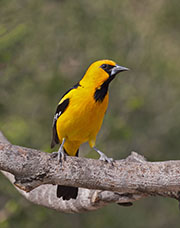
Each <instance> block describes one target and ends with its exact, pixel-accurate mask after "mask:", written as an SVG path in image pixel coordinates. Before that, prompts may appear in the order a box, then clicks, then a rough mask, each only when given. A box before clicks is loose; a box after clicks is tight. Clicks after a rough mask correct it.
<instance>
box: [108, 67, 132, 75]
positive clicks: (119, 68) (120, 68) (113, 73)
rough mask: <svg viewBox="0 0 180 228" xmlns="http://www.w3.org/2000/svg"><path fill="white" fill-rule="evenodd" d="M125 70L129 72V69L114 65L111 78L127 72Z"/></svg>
mask: <svg viewBox="0 0 180 228" xmlns="http://www.w3.org/2000/svg"><path fill="white" fill-rule="evenodd" d="M127 70H129V69H128V68H126V67H123V66H119V65H116V66H114V67H113V68H112V70H111V76H114V75H116V74H118V73H119V72H122V71H127Z"/></svg>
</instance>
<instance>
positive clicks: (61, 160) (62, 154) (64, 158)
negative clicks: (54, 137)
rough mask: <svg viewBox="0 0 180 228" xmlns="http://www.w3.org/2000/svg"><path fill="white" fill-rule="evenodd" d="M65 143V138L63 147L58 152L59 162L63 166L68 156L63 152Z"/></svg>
mask: <svg viewBox="0 0 180 228" xmlns="http://www.w3.org/2000/svg"><path fill="white" fill-rule="evenodd" d="M64 143H65V138H63V140H62V143H61V146H60V147H59V150H58V161H59V162H60V164H61V165H62V162H63V161H65V160H66V154H65V152H64V150H63V146H64Z"/></svg>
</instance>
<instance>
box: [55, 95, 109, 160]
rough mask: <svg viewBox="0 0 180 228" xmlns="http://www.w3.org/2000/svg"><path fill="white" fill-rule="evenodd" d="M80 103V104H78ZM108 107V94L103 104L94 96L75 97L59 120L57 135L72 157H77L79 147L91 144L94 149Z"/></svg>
mask: <svg viewBox="0 0 180 228" xmlns="http://www.w3.org/2000/svg"><path fill="white" fill-rule="evenodd" d="M77 101H78V102H77ZM107 106H108V94H107V95H106V97H105V98H104V100H103V102H95V100H94V98H93V96H90V97H89V99H87V97H85V96H81V97H78V96H75V95H74V96H73V97H72V98H71V99H70V103H69V105H68V107H67V109H66V110H65V112H64V113H63V114H62V115H61V116H60V117H59V118H58V120H57V125H56V128H57V133H58V137H59V139H60V142H62V139H63V138H65V144H64V148H65V149H66V151H67V153H68V154H69V155H71V156H73V155H75V154H76V152H77V149H78V148H79V146H80V145H81V144H82V143H84V142H87V141H88V142H89V144H90V146H91V147H93V146H94V145H95V141H96V135H97V133H98V132H99V130H100V128H101V125H102V122H103V118H104V114H105V112H106V109H107Z"/></svg>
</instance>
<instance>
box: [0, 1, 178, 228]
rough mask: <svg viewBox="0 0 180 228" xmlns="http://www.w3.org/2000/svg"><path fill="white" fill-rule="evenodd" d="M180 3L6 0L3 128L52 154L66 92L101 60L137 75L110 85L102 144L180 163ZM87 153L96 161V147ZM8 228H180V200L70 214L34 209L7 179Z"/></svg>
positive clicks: (0, 95) (1, 219) (2, 217)
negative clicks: (56, 119)
mask: <svg viewBox="0 0 180 228" xmlns="http://www.w3.org/2000/svg"><path fill="white" fill-rule="evenodd" d="M179 10H180V1H179V0H171V1H170V0H163V1H162V0H160V1H156V0H150V1H142V0H139V1H137V0H134V1H130V0H122V1H118V0H114V1H108V0H92V1H87V0H76V1H66V0H38V1H36V0H26V1H24V0H11V1H10V0H1V1H0V130H2V132H3V133H4V134H5V136H6V137H7V138H8V140H9V141H10V142H12V143H14V144H17V145H22V146H26V147H31V148H36V149H41V150H44V151H46V152H52V151H51V150H50V141H51V126H52V119H53V115H54V112H55V109H56V105H57V103H58V102H59V99H60V97H61V96H62V94H63V93H64V92H65V91H66V90H67V89H69V88H70V87H71V86H73V85H74V84H76V83H77V82H78V80H79V79H80V78H81V77H82V75H83V74H84V72H85V71H86V69H87V67H88V66H89V65H90V64H91V63H92V62H93V61H95V60H98V59H104V58H108V59H112V60H114V61H116V62H117V63H118V64H120V65H122V66H126V67H128V68H130V69H131V71H129V72H125V73H122V74H120V75H119V76H118V77H117V78H116V79H115V81H113V82H112V84H111V86H110V104H109V108H108V111H107V114H106V117H105V120H104V123H103V127H102V129H101V132H100V134H99V135H98V138H97V147H98V148H100V149H101V150H102V151H104V152H105V153H106V154H108V155H109V156H110V157H113V158H115V159H122V158H125V157H127V156H128V155H129V154H130V152H131V151H132V150H133V151H137V152H138V153H140V154H143V155H144V156H145V157H146V158H147V159H148V160H150V161H161V160H168V159H180V153H179V150H180V64H179V57H180V56H179V53H180V48H179V47H180V30H179V25H180V13H179ZM81 156H86V157H91V158H98V157H97V155H96V153H94V152H93V151H92V150H91V149H90V148H89V147H87V146H85V147H82V149H81ZM0 180H1V185H0V227H1V228H11V227H12V228H14V227H19V228H21V227H27V228H30V227H34V228H36V227H40V226H43V227H44V228H46V227H47V228H48V227H51V228H54V227H58V226H60V227H62V228H64V227H73V228H76V227H77V228H78V227H80V228H81V227H87V228H90V227H94V228H97V227H103V228H106V227H111V228H115V227H121V228H124V227H126V228H128V227H134V228H136V227H137V228H141V227H142V228H143V227H147V228H150V227H163V228H166V227H179V222H180V220H179V213H180V212H179V210H178V203H177V202H176V201H175V200H172V199H162V198H160V197H156V198H153V197H152V198H148V199H145V200H141V201H139V202H135V203H134V205H133V206H132V207H128V208H125V207H120V206H118V205H110V206H107V207H105V208H103V209H100V210H98V211H94V212H89V213H84V214H78V215H69V214H68V215H66V214H61V213H58V212H56V211H53V210H50V209H46V208H43V207H40V206H36V205H33V204H31V203H30V202H28V201H26V200H25V199H24V198H23V197H21V196H20V195H19V194H18V193H17V191H16V190H15V189H14V187H13V186H12V185H11V184H10V183H9V182H8V181H7V180H6V179H5V178H4V177H3V176H2V175H1V176H0Z"/></svg>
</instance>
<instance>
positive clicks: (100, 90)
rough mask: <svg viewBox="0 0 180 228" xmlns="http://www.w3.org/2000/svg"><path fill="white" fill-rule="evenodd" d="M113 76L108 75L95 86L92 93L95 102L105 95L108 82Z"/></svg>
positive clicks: (101, 100)
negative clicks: (98, 85)
mask: <svg viewBox="0 0 180 228" xmlns="http://www.w3.org/2000/svg"><path fill="white" fill-rule="evenodd" d="M114 77H115V76H109V78H108V79H107V80H106V81H105V82H104V83H103V84H102V85H101V86H100V88H97V89H96V90H95V93H94V99H95V101H96V102H103V100H104V98H105V96H106V95H107V92H108V88H109V83H110V82H111V81H112V80H113V79H114Z"/></svg>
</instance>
